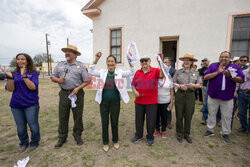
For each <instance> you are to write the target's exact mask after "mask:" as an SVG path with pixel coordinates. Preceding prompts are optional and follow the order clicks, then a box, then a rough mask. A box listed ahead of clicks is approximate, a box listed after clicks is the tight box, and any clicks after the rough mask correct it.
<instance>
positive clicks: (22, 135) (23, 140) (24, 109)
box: [1, 53, 40, 152]
mask: <svg viewBox="0 0 250 167" xmlns="http://www.w3.org/2000/svg"><path fill="white" fill-rule="evenodd" d="M1 70H2V71H3V72H4V73H5V74H6V76H7V83H6V87H5V88H6V89H7V90H8V91H10V92H13V93H12V97H11V100H10V108H11V112H12V114H13V116H14V119H15V122H16V126H17V133H18V138H19V140H20V144H19V145H20V152H24V151H25V150H26V149H27V148H28V146H30V147H29V149H28V151H29V152H30V151H33V150H34V149H36V148H37V147H38V145H39V141H40V131H39V123H38V113H39V102H38V100H39V97H38V84H39V80H38V73H37V72H36V70H35V67H34V65H33V60H32V58H31V57H30V56H29V55H28V54H26V53H19V54H17V56H16V69H15V70H14V71H13V72H12V73H11V72H9V71H7V70H4V69H2V68H1ZM27 123H28V125H29V128H30V131H31V141H30V142H29V136H28V133H27Z"/></svg>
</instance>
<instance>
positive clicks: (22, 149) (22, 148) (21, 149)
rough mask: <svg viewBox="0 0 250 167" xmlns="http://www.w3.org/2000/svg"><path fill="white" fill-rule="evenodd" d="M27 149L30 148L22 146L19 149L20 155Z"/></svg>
mask: <svg viewBox="0 0 250 167" xmlns="http://www.w3.org/2000/svg"><path fill="white" fill-rule="evenodd" d="M27 148H28V146H21V147H20V148H19V153H22V152H24V151H25V150H26V149H27Z"/></svg>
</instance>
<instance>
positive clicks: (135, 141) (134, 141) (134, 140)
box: [131, 136, 142, 143]
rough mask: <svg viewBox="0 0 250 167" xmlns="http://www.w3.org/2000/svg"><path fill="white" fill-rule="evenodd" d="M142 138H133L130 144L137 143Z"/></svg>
mask: <svg viewBox="0 0 250 167" xmlns="http://www.w3.org/2000/svg"><path fill="white" fill-rule="evenodd" d="M141 139H142V138H137V136H134V137H133V138H132V140H131V141H132V143H137V142H138V141H140V140H141Z"/></svg>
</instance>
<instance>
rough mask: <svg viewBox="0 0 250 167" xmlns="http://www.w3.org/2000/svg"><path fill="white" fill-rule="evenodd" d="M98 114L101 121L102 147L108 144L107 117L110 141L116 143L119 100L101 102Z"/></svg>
mask: <svg viewBox="0 0 250 167" xmlns="http://www.w3.org/2000/svg"><path fill="white" fill-rule="evenodd" d="M100 113H101V119H102V141H103V144H104V145H107V144H108V143H109V115H110V119H111V129H112V141H113V142H114V143H117V142H118V121H119V114H120V100H117V101H108V100H107V101H106V100H102V102H101V104H100Z"/></svg>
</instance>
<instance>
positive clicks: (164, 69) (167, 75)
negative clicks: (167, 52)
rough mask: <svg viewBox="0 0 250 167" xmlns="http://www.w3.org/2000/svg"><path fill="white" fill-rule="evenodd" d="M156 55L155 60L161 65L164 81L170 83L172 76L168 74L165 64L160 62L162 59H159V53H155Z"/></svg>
mask: <svg viewBox="0 0 250 167" xmlns="http://www.w3.org/2000/svg"><path fill="white" fill-rule="evenodd" d="M156 57H157V60H158V61H159V62H160V66H161V69H162V72H163V74H164V76H165V77H166V81H165V82H166V83H168V84H172V77H171V75H170V74H169V72H168V69H166V67H167V66H166V65H165V64H164V63H163V62H162V60H161V58H160V56H159V55H156Z"/></svg>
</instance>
